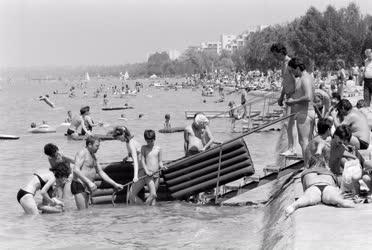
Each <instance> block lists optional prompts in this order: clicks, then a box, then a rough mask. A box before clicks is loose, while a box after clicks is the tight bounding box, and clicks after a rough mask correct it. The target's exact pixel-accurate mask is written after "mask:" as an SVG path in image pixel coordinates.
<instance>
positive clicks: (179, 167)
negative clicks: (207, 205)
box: [163, 139, 255, 199]
mask: <svg viewBox="0 0 372 250" xmlns="http://www.w3.org/2000/svg"><path fill="white" fill-rule="evenodd" d="M219 155H220V147H216V148H213V149H210V150H208V151H206V152H203V153H199V154H197V155H194V156H190V157H186V158H181V159H179V160H175V161H173V162H170V163H168V164H167V168H168V169H166V170H164V171H163V177H164V183H165V185H166V187H167V188H168V189H169V192H170V195H171V196H172V197H173V198H174V199H184V198H187V197H189V196H190V195H194V194H197V193H200V192H203V191H207V190H209V189H211V188H214V187H216V184H217V179H218V178H217V177H218V166H219ZM254 172H255V170H254V167H253V162H252V159H251V156H250V154H249V150H248V148H247V145H246V144H245V142H244V140H243V139H240V140H236V141H232V142H229V143H227V144H223V145H222V157H221V167H220V177H219V184H220V185H224V184H226V183H228V182H231V181H234V180H237V179H240V178H242V177H244V176H250V175H252V174H254Z"/></svg>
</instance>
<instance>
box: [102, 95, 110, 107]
mask: <svg viewBox="0 0 372 250" xmlns="http://www.w3.org/2000/svg"><path fill="white" fill-rule="evenodd" d="M108 102H109V100H108V98H107V94H104V95H103V106H105V107H106V106H107V104H108Z"/></svg>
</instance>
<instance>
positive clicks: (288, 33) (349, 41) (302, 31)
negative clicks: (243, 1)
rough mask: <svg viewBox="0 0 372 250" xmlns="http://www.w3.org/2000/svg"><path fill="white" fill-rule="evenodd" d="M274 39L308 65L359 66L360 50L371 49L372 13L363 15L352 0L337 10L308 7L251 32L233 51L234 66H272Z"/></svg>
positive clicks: (327, 67) (362, 54) (361, 59)
mask: <svg viewBox="0 0 372 250" xmlns="http://www.w3.org/2000/svg"><path fill="white" fill-rule="evenodd" d="M274 42H281V43H283V44H285V45H286V47H287V49H288V50H289V54H290V55H291V56H296V57H300V58H302V59H304V61H305V62H307V64H308V65H309V66H310V67H312V66H316V67H318V68H320V69H323V70H332V69H333V67H334V65H335V60H338V59H343V60H344V61H345V63H346V66H351V65H353V64H354V63H357V64H358V65H361V64H362V62H363V59H364V50H365V49H366V48H372V16H370V15H366V16H363V15H362V14H361V13H360V10H359V8H358V6H357V5H356V4H355V3H350V4H349V5H348V6H347V7H345V8H341V9H339V10H336V9H335V8H334V7H332V6H328V7H327V8H326V10H325V11H324V12H323V13H322V12H320V11H318V10H317V9H316V8H314V7H311V8H309V9H308V11H307V12H306V14H305V15H304V16H302V17H300V18H297V19H295V20H294V21H292V22H291V23H288V24H286V25H277V26H271V27H268V28H266V29H264V30H262V31H260V32H255V33H251V34H250V36H248V41H247V44H246V46H245V47H244V48H242V49H241V50H239V51H236V53H234V54H235V56H234V57H235V59H234V60H233V61H234V64H235V66H236V68H237V69H242V70H250V69H255V68H258V69H267V68H272V67H275V65H276V62H275V60H273V57H272V55H271V53H270V46H271V44H272V43H274ZM234 57H233V58H234Z"/></svg>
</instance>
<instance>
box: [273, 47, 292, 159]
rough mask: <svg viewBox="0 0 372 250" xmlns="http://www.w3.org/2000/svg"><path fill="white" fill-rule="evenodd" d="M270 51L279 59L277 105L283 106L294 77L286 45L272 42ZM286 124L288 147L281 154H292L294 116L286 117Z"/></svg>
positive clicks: (288, 96) (288, 109)
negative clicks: (280, 83)
mask: <svg viewBox="0 0 372 250" xmlns="http://www.w3.org/2000/svg"><path fill="white" fill-rule="evenodd" d="M270 51H271V53H272V54H273V55H274V57H275V58H276V59H277V60H279V61H281V71H282V79H283V80H282V91H281V93H280V97H279V99H278V105H279V106H281V107H282V106H283V104H284V103H285V102H284V101H285V99H289V98H290V97H291V96H292V95H293V93H294V91H295V78H294V77H293V75H292V74H290V73H289V71H288V62H289V61H290V60H291V58H290V57H289V56H288V55H287V49H286V47H285V46H284V45H283V44H281V43H274V44H273V45H272V46H271V48H270ZM291 113H292V110H291V107H289V106H286V115H289V114H291ZM286 125H287V126H286V127H287V136H288V149H287V150H286V151H285V152H283V153H282V154H281V155H284V156H288V155H294V154H295V152H294V134H293V127H294V117H293V116H292V117H290V118H289V119H288V123H287V124H286Z"/></svg>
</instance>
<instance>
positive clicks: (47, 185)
mask: <svg viewBox="0 0 372 250" xmlns="http://www.w3.org/2000/svg"><path fill="white" fill-rule="evenodd" d="M49 170H50V171H43V172H40V173H37V174H36V173H35V174H33V176H32V179H31V180H30V181H29V182H28V183H27V184H26V185H25V186H23V187H22V188H21V189H20V190H19V191H18V193H17V201H18V202H19V204H20V205H21V206H22V208H23V210H24V211H25V213H26V214H33V215H36V214H39V208H41V209H42V207H43V206H46V205H49V206H55V207H57V206H59V207H61V208H63V206H64V204H63V202H62V201H60V200H58V199H56V198H52V197H53V188H52V186H53V185H54V183H56V186H57V187H58V186H63V185H64V183H66V181H67V179H68V177H69V176H70V173H71V168H70V167H69V166H67V164H65V163H63V162H60V163H58V164H57V165H55V166H54V167H51V168H50V169H49ZM39 190H40V193H41V196H42V197H43V202H42V204H41V205H40V204H39V205H37V204H36V201H35V199H34V196H35V193H36V192H37V191H39ZM57 211H62V209H57Z"/></svg>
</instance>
